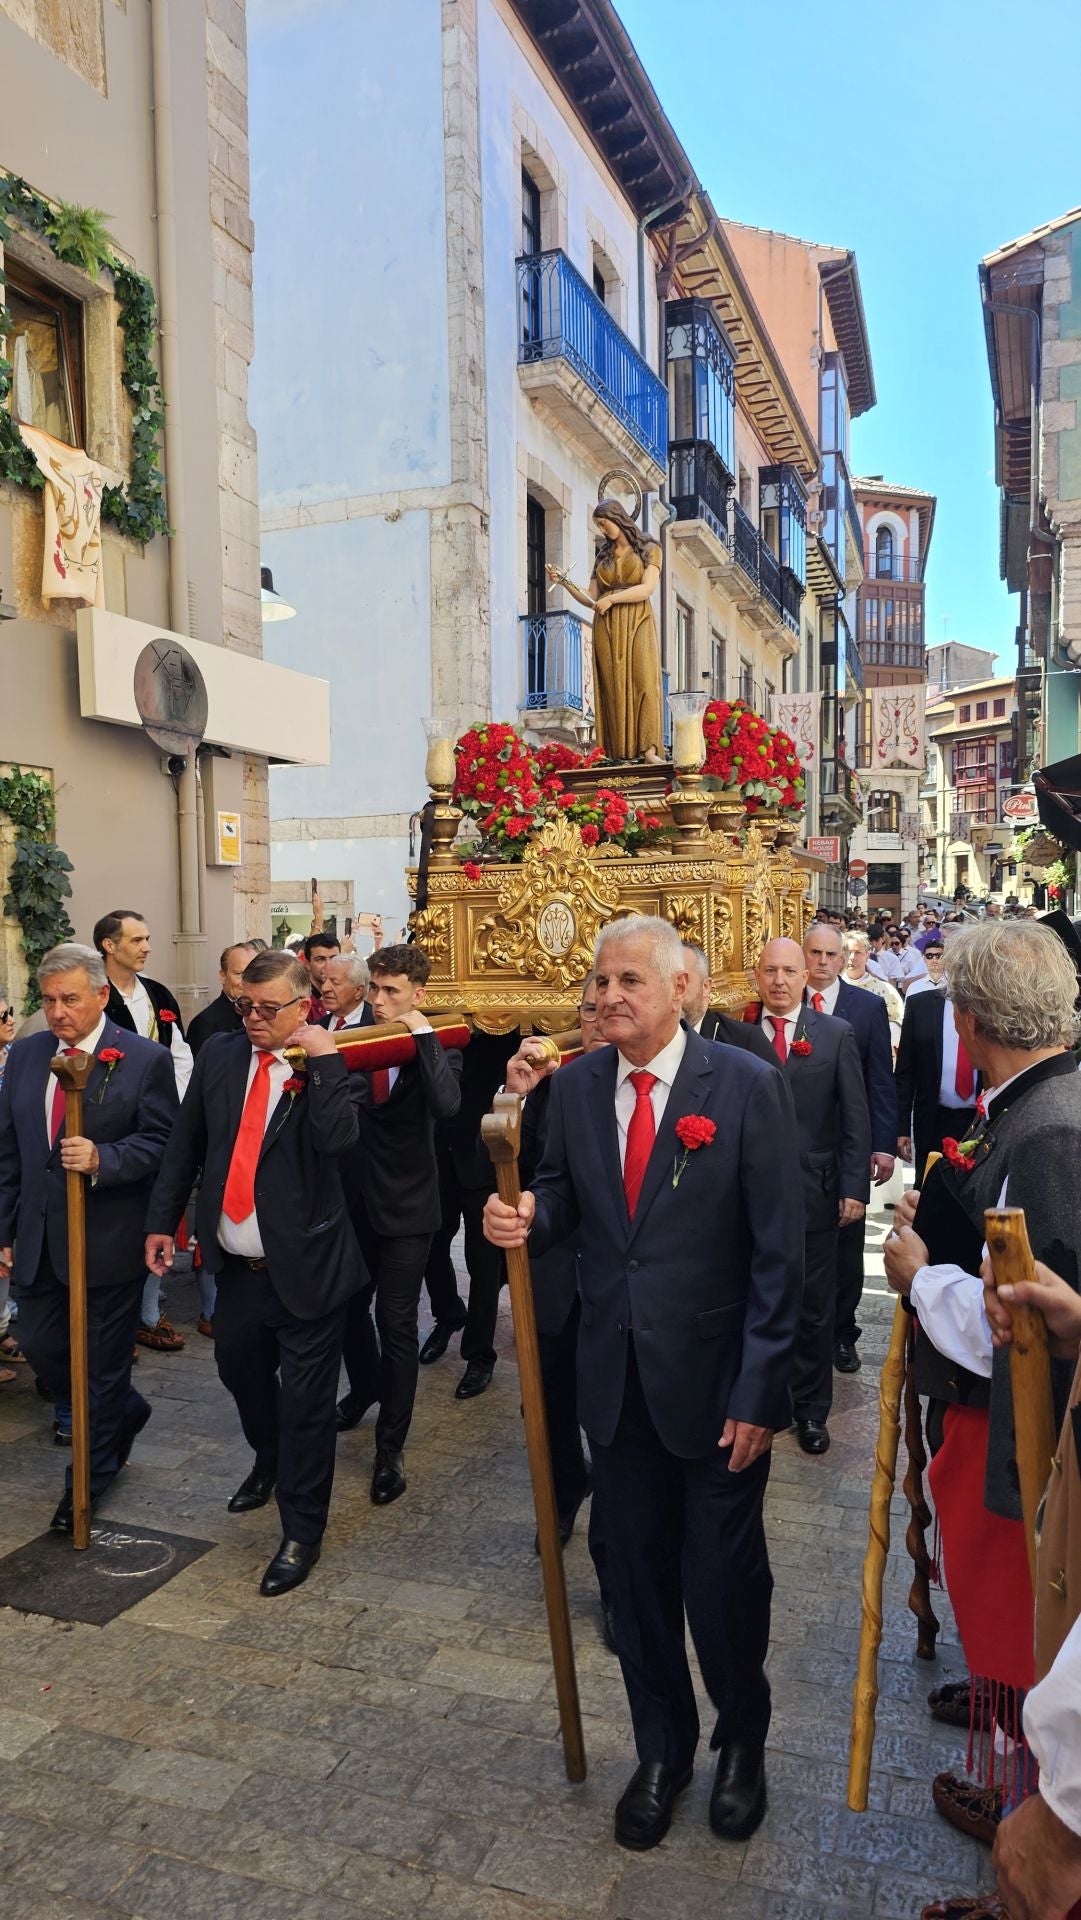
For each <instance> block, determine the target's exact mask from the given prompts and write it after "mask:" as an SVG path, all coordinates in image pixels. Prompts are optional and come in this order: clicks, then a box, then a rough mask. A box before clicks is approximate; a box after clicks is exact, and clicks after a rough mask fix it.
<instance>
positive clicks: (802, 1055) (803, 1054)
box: [788, 1040, 814, 1060]
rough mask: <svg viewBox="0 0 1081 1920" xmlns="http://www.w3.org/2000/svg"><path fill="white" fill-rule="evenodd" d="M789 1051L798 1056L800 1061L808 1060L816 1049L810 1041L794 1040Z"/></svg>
mask: <svg viewBox="0 0 1081 1920" xmlns="http://www.w3.org/2000/svg"><path fill="white" fill-rule="evenodd" d="M788 1051H789V1053H794V1054H796V1055H797V1056H798V1058H799V1059H800V1060H806V1058H807V1056H808V1054H809V1053H813V1052H814V1048H813V1047H812V1045H811V1043H810V1041H809V1040H793V1042H792V1045H791V1046H790V1047H789V1049H788Z"/></svg>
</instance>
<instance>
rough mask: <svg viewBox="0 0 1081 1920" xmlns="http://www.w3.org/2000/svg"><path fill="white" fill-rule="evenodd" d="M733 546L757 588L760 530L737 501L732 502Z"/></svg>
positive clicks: (741, 564)
mask: <svg viewBox="0 0 1081 1920" xmlns="http://www.w3.org/2000/svg"><path fill="white" fill-rule="evenodd" d="M732 546H733V550H734V552H735V556H736V559H737V560H738V561H739V564H740V566H741V567H742V568H743V571H744V573H745V574H746V575H747V576H748V578H749V579H751V580H753V581H754V584H755V586H756V587H757V585H758V528H757V527H756V526H755V524H754V521H753V520H752V519H751V516H750V514H749V513H747V512H745V510H744V509H743V507H741V506H740V504H739V501H738V500H736V499H733V501H732Z"/></svg>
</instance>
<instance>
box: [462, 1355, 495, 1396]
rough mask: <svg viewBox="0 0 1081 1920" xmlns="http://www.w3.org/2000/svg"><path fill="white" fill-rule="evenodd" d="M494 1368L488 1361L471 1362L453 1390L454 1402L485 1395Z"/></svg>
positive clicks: (490, 1382)
mask: <svg viewBox="0 0 1081 1920" xmlns="http://www.w3.org/2000/svg"><path fill="white" fill-rule="evenodd" d="M494 1372H495V1367H494V1366H493V1365H492V1362H491V1361H490V1360H471V1361H470V1362H469V1365H468V1366H467V1368H466V1370H465V1372H464V1373H463V1375H462V1377H461V1379H460V1380H459V1382H458V1385H457V1386H456V1387H455V1389H454V1398H455V1399H456V1400H475V1399H476V1398H477V1396H478V1394H481V1393H487V1391H488V1388H489V1387H490V1386H491V1384H492V1375H493V1373H494Z"/></svg>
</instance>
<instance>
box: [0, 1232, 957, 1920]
mask: <svg viewBox="0 0 1081 1920" xmlns="http://www.w3.org/2000/svg"><path fill="white" fill-rule="evenodd" d="M884 1227H885V1222H884V1220H879V1221H878V1222H877V1223H874V1224H872V1226H871V1228H870V1229H869V1235H868V1238H869V1243H870V1244H871V1246H872V1247H877V1245H878V1243H880V1241H881V1237H882V1233H883V1231H884ZM169 1309H170V1315H171V1317H172V1318H173V1320H174V1322H175V1323H176V1324H177V1325H178V1326H180V1328H181V1329H182V1330H183V1331H184V1332H185V1333H186V1334H187V1336H188V1345H187V1347H186V1349H185V1350H184V1352H183V1353H180V1354H177V1355H155V1354H151V1353H149V1352H144V1353H143V1355H142V1357H141V1359H140V1363H139V1369H138V1377H139V1384H140V1386H141V1388H142V1390H143V1391H144V1392H145V1393H146V1394H147V1395H148V1397H149V1398H150V1399H151V1401H152V1404H153V1407H154V1419H153V1422H152V1424H151V1426H150V1428H149V1429H148V1432H147V1434H146V1436H143V1437H140V1439H139V1440H138V1441H137V1443H136V1447H135V1450H134V1454H133V1457H132V1462H131V1465H130V1466H129V1468H128V1469H127V1470H126V1472H125V1473H124V1474H123V1476H122V1477H121V1480H120V1482H119V1483H118V1484H117V1486H116V1487H115V1488H114V1489H113V1490H112V1492H111V1494H110V1496H109V1498H108V1500H107V1501H106V1502H105V1503H103V1507H102V1515H103V1517H104V1518H114V1519H116V1520H122V1521H125V1522H128V1523H130V1524H133V1525H149V1526H155V1527H159V1528H163V1529H167V1530H171V1531H175V1532H179V1533H188V1534H194V1535H198V1536H202V1537H205V1538H207V1539H211V1540H213V1541H215V1542H216V1543H217V1544H216V1545H215V1546H214V1548H213V1550H212V1551H211V1552H210V1553H209V1554H207V1555H206V1556H205V1558H204V1559H202V1560H200V1561H199V1562H197V1563H196V1564H195V1565H194V1566H192V1567H191V1568H189V1569H187V1570H186V1571H185V1572H183V1573H182V1574H181V1575H179V1576H178V1577H177V1578H176V1579H175V1580H173V1581H172V1582H170V1583H169V1585H167V1586H166V1587H164V1588H162V1589H161V1590H160V1591H159V1592H157V1593H155V1594H152V1595H150V1596H148V1597H147V1598H146V1599H144V1600H141V1601H140V1602H139V1603H138V1604H137V1605H136V1606H135V1607H133V1608H132V1609H131V1610H130V1611H129V1612H128V1613H126V1614H124V1615H122V1616H121V1617H120V1618H118V1619H117V1620H115V1621H112V1622H110V1623H109V1624H108V1625H107V1626H105V1627H100V1628H98V1627H88V1626H83V1625H70V1624H67V1623H60V1622H55V1621H52V1620H50V1619H46V1618H44V1617H34V1616H28V1615H25V1614H21V1613H15V1612H13V1611H10V1610H7V1611H4V1610H0V1659H2V1661H3V1670H4V1677H5V1685H4V1706H3V1709H2V1710H0V1760H3V1761H6V1762H8V1764H7V1765H6V1766H5V1769H4V1778H5V1786H4V1792H3V1802H4V1818H3V1820H2V1821H0V1876H2V1888H3V1890H2V1893H0V1911H2V1913H3V1920H123V1916H130V1917H131V1920H204V1916H205V1920H234V1916H235V1920H252V1916H255V1915H257V1916H258V1920H361V1916H364V1917H365V1920H366V1917H367V1916H372V1920H516V1916H522V1917H523V1920H569V1916H571V1915H581V1916H583V1917H585V1916H597V1920H655V1916H657V1915H659V1914H663V1915H664V1916H665V1920H716V1917H717V1916H721V1920H857V1916H858V1917H859V1920H915V1917H916V1916H917V1915H918V1914H919V1912H920V1909H921V1908H922V1907H923V1906H924V1905H925V1904H926V1903H927V1901H929V1900H930V1899H932V1898H936V1897H938V1896H940V1895H942V1894H943V1893H973V1892H976V1891H979V1890H981V1889H983V1888H985V1887H986V1886H988V1885H989V1883H990V1876H989V1863H988V1859H987V1855H986V1853H985V1852H984V1851H983V1850H981V1849H980V1848H979V1847H977V1845H976V1844H975V1843H974V1842H972V1841H969V1840H967V1839H965V1838H964V1837H963V1836H961V1835H959V1834H956V1833H954V1832H953V1830H952V1829H951V1828H949V1827H948V1826H946V1825H945V1824H944V1823H943V1822H942V1821H941V1820H939V1818H938V1817H937V1815H936V1814H935V1813H934V1812H933V1810H932V1807H931V1802H930V1791H929V1789H930V1779H931V1776H932V1774H933V1773H934V1772H936V1771H938V1770H940V1769H941V1768H943V1767H946V1766H958V1765H960V1764H961V1763H962V1761H963V1751H964V1736H963V1735H962V1734H960V1733H954V1732H952V1731H951V1730H950V1729H948V1728H943V1727H939V1726H937V1725H936V1724H935V1723H934V1722H933V1721H932V1720H931V1719H930V1717H929V1715H928V1713H927V1709H926V1705H925V1696H926V1693H927V1691H928V1689H929V1688H930V1686H931V1685H933V1684H934V1683H935V1681H936V1680H938V1679H939V1678H941V1677H942V1675H943V1674H944V1673H949V1674H955V1673H959V1672H961V1671H963V1663H962V1660H961V1656H960V1652H959V1649H958V1647H957V1645H956V1641H955V1637H954V1634H953V1629H952V1622H951V1620H950V1616H949V1609H948V1606H947V1605H946V1601H945V1596H944V1595H942V1596H940V1601H941V1604H939V1601H938V1600H936V1606H937V1607H938V1611H939V1612H940V1615H941V1617H942V1619H943V1622H944V1628H945V1631H944V1635H943V1639H942V1641H941V1642H940V1658H939V1660H938V1661H937V1662H936V1663H935V1664H934V1665H933V1666H932V1665H927V1664H925V1663H923V1662H919V1661H917V1660H916V1658H915V1631H914V1622H913V1621H912V1618H911V1615H910V1614H909V1613H908V1610H907V1606H906V1600H907V1593H908V1586H909V1581H910V1577H911V1575H910V1571H909V1568H908V1563H907V1559H906V1558H905V1557H904V1553H903V1520H904V1519H906V1518H907V1514H906V1512H905V1509H904V1506H903V1502H898V1503H895V1507H894V1516H895V1520H894V1527H895V1553H894V1556H893V1558H892V1560H891V1564H890V1568H889V1570H888V1573H887V1579H886V1586H885V1601H886V1625H885V1635H884V1639H883V1645H882V1656H881V1660H880V1676H879V1677H880V1688H881V1698H880V1702H879V1711H878V1739H877V1742H876V1748H875V1768H874V1773H873V1776H872V1781H871V1795H870V1799H871V1808H870V1811H869V1812H868V1813H867V1814H865V1815H855V1814H850V1813H849V1812H848V1811H847V1810H846V1808H845V1804H844V1802H845V1789H846V1782H847V1759H848V1729H849V1716H850V1704H851V1687H852V1675H853V1668H854V1664H855V1655H856V1646H857V1642H858V1634H859V1580H860V1569H861V1564H862V1558H863V1552H864V1546H865V1542H866V1524H867V1501H868V1491H869V1483H870V1474H871V1469H872V1464H873V1455H874V1439H875V1434H876V1431H877V1367H878V1365H879V1364H880V1362H881V1360H882V1358H883V1356H884V1353H885V1348H886V1342H887V1338H888V1331H889V1322H890V1318H891V1315H892V1300H890V1299H889V1298H888V1297H887V1296H886V1292H885V1286H884V1281H883V1279H882V1277H881V1265H880V1262H879V1261H878V1259H877V1256H876V1255H875V1254H874V1253H872V1258H871V1261H870V1265H869V1273H868V1291H867V1293H866V1294H865V1301H864V1324H865V1328H866V1332H865V1337H864V1340H863V1343H862V1349H861V1351H862V1355H863V1360H864V1366H863V1370H862V1372H861V1373H860V1374H858V1375H856V1376H854V1377H852V1378H845V1379H840V1378H838V1379H837V1380H836V1382H835V1386H836V1404H835V1408H834V1414H833V1417H832V1418H831V1422H830V1427H831V1433H832V1435H833V1440H834V1444H833V1447H832V1450H831V1451H830V1453H829V1454H828V1455H827V1456H826V1457H825V1458H824V1459H823V1460H808V1459H807V1458H806V1457H805V1456H804V1455H803V1454H801V1453H800V1451H799V1449H798V1447H797V1446H796V1443H795V1440H794V1437H793V1436H791V1435H788V1436H782V1437H781V1438H780V1439H779V1440H778V1442H777V1445H776V1448H775V1457H774V1464H773V1470H772V1477H771V1483H770V1491H769V1496H768V1501H767V1525H768V1532H769V1539H770V1548H771V1554H772V1557H773V1564H774V1572H775V1577H776V1582H777V1588H776V1595H775V1603H774V1633H773V1645H772V1652H771V1658H770V1671H771V1679H772V1684H773V1690H774V1718H773V1725H772V1728H771V1734H770V1753H769V1786H770V1811H769V1814H768V1816H767V1819H766V1822H765V1824H764V1826H763V1827H762V1829H761V1830H760V1831H759V1833H757V1834H756V1835H755V1836H754V1837H753V1838H752V1839H751V1840H750V1841H749V1842H748V1843H747V1844H746V1845H745V1846H727V1845H724V1844H722V1843H720V1842H718V1841H717V1840H716V1839H715V1838H714V1837H713V1835H712V1834H711V1833H710V1831H709V1827H708V1822H707V1809H708V1801H709V1788H710V1780H711V1764H710V1757H709V1755H708V1754H707V1753H706V1752H705V1750H704V1749H703V1750H702V1751H701V1752H700V1755H699V1766H698V1770H697V1773H696V1776H695V1779H694V1781H693V1783H692V1785H691V1787H690V1789H689V1790H688V1792H687V1793H686V1794H685V1795H684V1796H683V1797H682V1799H681V1801H680V1803H679V1806H678V1808H677V1811H676V1817H675V1820H674V1822H673V1827H672V1832H671V1834H670V1835H669V1837H668V1839H667V1840H666V1841H665V1842H664V1844H663V1845H662V1846H661V1847H660V1848H658V1849H657V1850H656V1851H655V1852H654V1853H652V1854H649V1855H632V1854H628V1853H625V1852H623V1851H622V1850H621V1849H620V1848H618V1847H616V1846H615V1844H614V1842H613V1839H612V1811H613V1807H614V1803H615V1800H616V1799H617V1798H618V1795H619V1793H620V1791H621V1790H622V1787H623V1785H624V1784H625V1781H626V1779H627V1777H628V1775H629V1773H630V1770H631V1768H632V1766H633V1748H632V1744H631V1738H630V1723H629V1716H628V1713H627V1706H626V1698H625V1695H624V1692H623V1687H622V1684H621V1681H620V1678H619V1673H618V1668H617V1667H616V1665H615V1663H614V1661H613V1660H612V1657H611V1656H610V1654H609V1653H608V1652H607V1650H606V1649H605V1647H604V1645H603V1642H602V1640H601V1636H600V1632H599V1623H598V1612H597V1601H596V1592H595V1586H594V1581H593V1575H592V1568H591V1566H590V1562H589V1557H588V1553H587V1550H586V1545H585V1537H584V1535H585V1527H584V1523H583V1524H582V1525H580V1526H579V1527H578V1529H577V1530H576V1532H575V1535H574V1537H573V1539H572V1541H571V1543H570V1545H569V1547H568V1549H567V1553H566V1569H567V1582H568V1590H569V1594H570V1601H571V1609H572V1617H573V1622H574V1631H575V1640H576V1654H577V1660H578V1669H579V1683H580V1691H581V1699H582V1707H583V1715H584V1726H585V1737H586V1746H587V1751H588V1754H589V1764H590V1773H589V1778H588V1780H587V1781H586V1782H585V1784H584V1785H583V1786H581V1787H571V1786H569V1785H568V1784H567V1782H566V1780H565V1778H564V1775H563V1768H562V1754H561V1748H560V1744H559V1737H558V1724H557V1716H556V1709H555V1698H554V1688H553V1683H552V1676H551V1667H550V1661H549V1657H548V1650H547V1637H546V1632H545V1619H544V1607H543V1596H542V1593H541V1584H540V1571H539V1565H538V1562H537V1559H536V1556H535V1555H534V1552H533V1532H534V1519H533V1514H532V1509H531V1503H530V1493H529V1473H528V1465H527V1462H526V1458H525V1453H524V1448H523V1444H522V1432H521V1420H520V1411H519V1398H520V1395H519V1387H518V1380H517V1374H516V1371H515V1367H514V1357H513V1339H512V1334H511V1328H510V1323H509V1317H508V1315H507V1312H506V1310H505V1309H504V1312H503V1313H502V1314H501V1316H500V1326H499V1334H498V1346H499V1353H500V1361H499V1365H498V1367H497V1370H496V1375H495V1380H494V1382H493V1385H492V1388H491V1389H490V1391H489V1392H488V1393H487V1394H486V1395H485V1396H484V1397H483V1399H481V1400H479V1401H475V1402H470V1403H461V1402H456V1401H455V1400H454V1398H453V1387H454V1385H455V1383H456V1381H457V1379H458V1375H459V1365H458V1361H457V1357H456V1355H454V1354H451V1355H450V1356H448V1358H447V1359H446V1360H445V1361H443V1362H441V1363H440V1364H438V1365H437V1366H435V1367H432V1368H425V1369H423V1370H422V1373H421V1380H420V1393H419V1400H418V1408H417V1418H416V1423H415V1427H414V1432H413V1435H412V1437H411V1442H410V1446H409V1450H408V1458H407V1467H408V1473H409V1491H408V1493H407V1495H406V1497H405V1498H404V1499H403V1500H401V1501H400V1502H398V1503H396V1504H395V1505H394V1506H392V1507H389V1508H386V1509H381V1510H380V1509H375V1508H373V1507H372V1505H371V1503H370V1500H369V1498H368V1478H369V1475H370V1471H371V1463H372V1454H373V1447H374V1438H373V1434H372V1431H371V1424H370V1422H365V1423H364V1424H363V1425H362V1426H361V1427H360V1428H359V1429H357V1430H356V1431H355V1432H353V1433H351V1434H349V1435H347V1436H345V1438H344V1439H343V1441H342V1444H341V1448H340V1452H339V1461H338V1475H337V1483H336V1487H335V1497H334V1507H333V1511H332V1516H331V1526H330V1530H329V1533H328V1537H327V1541H326V1545H325V1548H324V1554H323V1558H322V1560H321V1562H320V1564H319V1566H318V1567H317V1569H316V1570H315V1572H314V1574H313V1575H312V1577H311V1579H310V1580H309V1581H308V1583H307V1585H306V1586H305V1587H303V1588H302V1589H301V1590H300V1591H299V1592H297V1593H296V1594H293V1595H289V1596H287V1597H284V1598H282V1599H279V1600H277V1601H273V1602H271V1601H266V1600H264V1599H262V1597H261V1596H260V1595H259V1593H258V1591H257V1586H258V1580H259V1576H260V1574H261V1572H262V1569H263V1567H264V1565H265V1563H266V1561H267V1559H268V1558H269V1556H270V1553H271V1552H272V1551H273V1549H274V1547H275V1545H276V1543H277V1523H276V1516H275V1514H274V1510H273V1509H272V1508H271V1509H268V1510H267V1511H265V1512H262V1513H255V1514H248V1515H239V1516H230V1515H228V1514H227V1513H226V1512H225V1502H226V1500H227V1498H228V1496H229V1494H230V1492H231V1491H232V1490H233V1488H234V1487H235V1486H236V1485H237V1484H238V1482H239V1481H240V1479H241V1478H242V1477H243V1476H244V1474H245V1473H246V1472H247V1470H248V1467H249V1465H250V1459H249V1456H248V1455H247V1452H246V1449H245V1447H244V1445H243V1441H242V1439H241V1437H240V1434H239V1430H238V1427H237V1423H236V1419H235V1415H234V1412H233V1410H232V1406H231V1403H230V1402H229V1401H228V1399H227V1397H226V1395H225V1394H224V1391H223V1390H222V1388H221V1387H220V1385H219V1384H218V1381H217V1377H216V1374H215V1372H214V1367H213V1355H212V1350H211V1346H210V1343H209V1342H207V1341H205V1340H203V1339H201V1338H200V1337H199V1336H198V1334H196V1333H195V1331H194V1320H195V1315H196V1313H197V1310H198V1309H197V1303H196V1299H195V1295H194V1292H193V1290H192V1288H191V1286H190V1284H189V1283H180V1284H178V1285H176V1286H175V1288H174V1289H173V1291H172V1293H171V1296H170V1303H169ZM63 1465H64V1456H63V1454H62V1453H60V1452H59V1451H58V1450H56V1449H54V1448H53V1446H52V1444H51V1423H50V1416H49V1409H48V1408H47V1407H46V1406H45V1405H44V1404H43V1403H41V1402H39V1401H38V1400H37V1399H36V1397H35V1396H34V1394H33V1391H32V1383H31V1382H30V1380H29V1379H28V1378H23V1377H20V1378H19V1380H17V1381H16V1382H15V1383H14V1385H13V1386H11V1387H7V1388H4V1389H2V1390H0V1484H2V1485H3V1488H4V1498H3V1502H2V1503H0V1552H2V1551H5V1550H7V1549H9V1548H13V1547H16V1546H19V1545H21V1544H22V1543H23V1542H25V1541H26V1540H28V1539H30V1538H32V1537H33V1536H34V1535H35V1534H36V1533H38V1532H40V1530H41V1527H42V1524H43V1522H44V1520H45V1519H47V1517H48V1514H49V1513H50V1512H51V1509H52V1504H54V1503H55V1499H56V1497H57V1492H58V1488H59V1484H60V1479H61V1473H62V1468H63ZM702 1717H703V1724H704V1725H706V1726H708V1725H709V1724H710V1723H711V1719H712V1714H711V1711H710V1709H709V1706H708V1703H707V1702H706V1701H705V1700H704V1698H703V1701H702ZM12 1763H14V1764H12Z"/></svg>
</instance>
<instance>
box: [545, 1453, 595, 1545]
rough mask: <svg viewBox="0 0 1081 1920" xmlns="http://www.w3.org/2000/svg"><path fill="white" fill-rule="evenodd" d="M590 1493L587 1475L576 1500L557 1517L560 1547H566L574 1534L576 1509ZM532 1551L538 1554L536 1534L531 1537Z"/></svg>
mask: <svg viewBox="0 0 1081 1920" xmlns="http://www.w3.org/2000/svg"><path fill="white" fill-rule="evenodd" d="M592 1492H593V1476H592V1474H588V1473H587V1475H586V1477H585V1480H584V1482H583V1485H582V1491H581V1493H580V1494H579V1495H578V1498H577V1499H576V1500H574V1501H573V1502H572V1503H571V1505H570V1506H569V1507H564V1508H562V1509H561V1511H560V1513H559V1515H558V1516H557V1517H558V1520H559V1544H560V1546H561V1547H565V1546H566V1544H567V1542H568V1540H569V1539H570V1537H571V1534H572V1533H573V1532H574V1523H575V1521H576V1520H577V1518H578V1509H579V1507H580V1506H581V1504H582V1502H583V1500H588V1498H589V1496H590V1494H591V1493H592ZM533 1551H534V1553H539V1552H540V1535H539V1534H536V1533H535V1534H534V1535H533Z"/></svg>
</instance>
